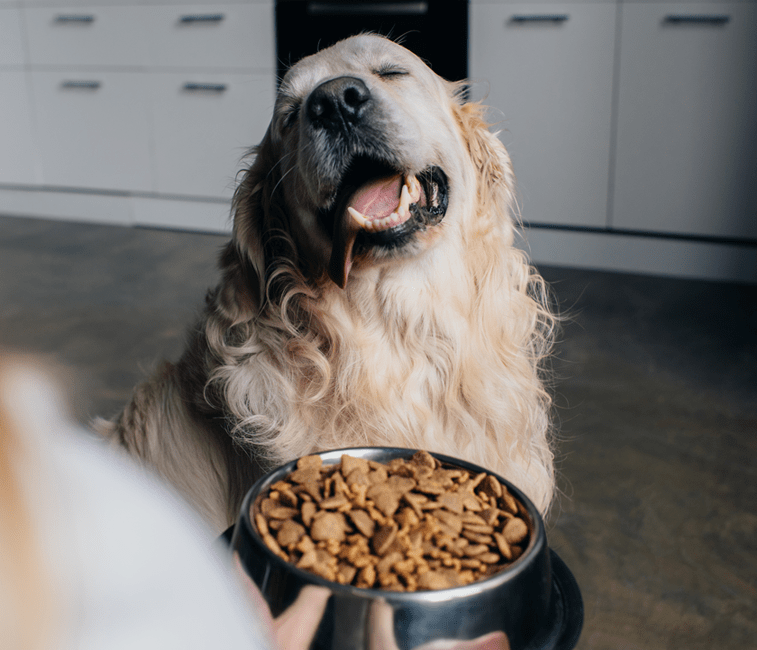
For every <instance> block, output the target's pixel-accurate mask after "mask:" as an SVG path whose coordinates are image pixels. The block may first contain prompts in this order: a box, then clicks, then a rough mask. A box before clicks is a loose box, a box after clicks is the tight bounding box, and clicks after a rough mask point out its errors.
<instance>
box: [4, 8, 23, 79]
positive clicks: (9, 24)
mask: <svg viewBox="0 0 757 650" xmlns="http://www.w3.org/2000/svg"><path fill="white" fill-rule="evenodd" d="M23 63H24V48H23V45H22V41H21V12H20V10H19V9H4V8H3V6H2V5H0V67H2V66H20V65H23Z"/></svg>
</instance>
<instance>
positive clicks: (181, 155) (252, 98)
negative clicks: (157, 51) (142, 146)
mask: <svg viewBox="0 0 757 650" xmlns="http://www.w3.org/2000/svg"><path fill="white" fill-rule="evenodd" d="M150 77H151V85H152V93H151V94H152V103H153V132H154V141H155V145H154V156H155V178H156V183H157V186H156V189H157V191H159V192H162V193H166V194H181V195H196V196H207V197H219V198H221V197H224V198H228V197H230V196H231V194H232V192H233V187H234V184H235V176H236V173H237V171H238V170H239V169H240V168H241V164H240V160H241V158H242V157H243V156H244V155H245V154H246V153H247V152H248V151H249V149H250V148H251V147H252V146H253V145H256V144H258V143H259V142H260V141H261V140H262V139H263V136H264V135H265V131H266V128H267V127H268V122H269V121H270V119H271V113H272V111H273V102H274V83H275V81H274V77H273V75H272V74H270V73H268V74H259V75H258V74H252V75H235V74H213V75H197V74H195V75H192V76H188V75H183V74H167V73H166V74H152V75H150Z"/></svg>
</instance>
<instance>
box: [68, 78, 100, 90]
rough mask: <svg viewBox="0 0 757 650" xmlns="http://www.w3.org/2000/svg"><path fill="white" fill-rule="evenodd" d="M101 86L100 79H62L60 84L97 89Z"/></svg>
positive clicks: (84, 88) (83, 88) (69, 86)
mask: <svg viewBox="0 0 757 650" xmlns="http://www.w3.org/2000/svg"><path fill="white" fill-rule="evenodd" d="M100 86H102V83H101V82H99V81H73V80H68V81H62V82H61V84H60V87H61V88H67V89H72V88H78V89H81V90H97V89H98V88H99V87H100Z"/></svg>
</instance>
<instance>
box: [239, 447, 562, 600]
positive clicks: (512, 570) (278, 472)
mask: <svg viewBox="0 0 757 650" xmlns="http://www.w3.org/2000/svg"><path fill="white" fill-rule="evenodd" d="M417 451H419V450H418V449H412V448H406V447H344V448H340V449H330V450H328V451H322V452H314V453H312V454H307V456H320V457H321V459H322V461H323V462H324V464H327V463H326V461H327V460H329V461H331V462H329V463H328V464H329V465H335V464H336V463H338V462H339V460H341V457H342V455H345V454H347V455H350V452H352V453H353V454H355V453H356V452H362V453H366V454H369V453H370V452H374V453H379V452H383V453H389V454H392V458H402V457H407V458H409V457H410V456H412V455H413V454H414V453H416V452H417ZM428 453H430V454H431V455H432V456H433V457H434V458H436V459H437V460H439V461H441V462H443V463H448V464H451V465H457V466H459V467H461V468H463V469H467V470H469V471H472V472H475V473H481V472H486V473H487V474H491V475H492V476H494V477H495V478H496V479H497V480H498V481H500V482H501V483H502V484H503V485H505V486H506V487H507V489H508V491H510V492H511V493H512V494H513V496H514V497H515V498H516V499H517V500H518V501H519V502H520V503H521V504H522V505H523V506H524V507H525V509H526V512H527V513H528V516H529V518H530V520H531V530H530V539H529V542H528V546H527V547H526V548H525V549H524V551H523V553H522V554H521V556H520V557H519V558H518V559H517V560H515V561H514V562H512V563H511V564H510V565H508V566H507V567H505V568H503V569H501V570H499V571H497V572H496V573H494V574H492V575H491V576H489V577H487V578H483V579H481V580H476V581H475V582H472V583H470V584H467V585H462V586H459V587H450V588H447V589H430V590H419V591H411V592H399V591H390V590H387V589H366V588H363V587H355V586H353V585H343V584H340V583H338V582H336V581H332V580H327V579H326V578H323V577H321V576H319V575H316V574H315V573H311V572H310V571H306V570H304V569H299V568H297V567H296V566H295V565H294V564H293V563H291V562H288V561H286V560H283V559H282V558H280V557H279V556H278V555H276V554H275V553H274V552H273V551H271V549H269V548H268V546H266V544H265V542H264V541H263V539H262V537H261V536H260V535H259V533H258V531H257V528H256V526H255V525H254V524H253V522H252V519H251V518H250V510H251V506H252V504H253V501H254V499H255V498H257V496H258V494H260V493H261V492H262V491H263V490H264V489H265V487H266V485H273V483H275V482H276V481H277V480H280V478H282V476H283V475H285V474H289V473H291V472H292V471H293V470H294V469H295V468H296V464H297V461H298V460H299V458H297V459H295V460H292V461H290V462H288V463H285V464H283V465H281V466H279V467H277V468H276V469H273V470H271V471H270V472H268V473H267V474H265V475H264V476H262V477H261V478H259V479H258V480H257V481H256V482H255V483H254V484H253V486H252V487H251V488H250V489H249V490H248V491H247V494H246V495H245V497H244V500H243V501H242V507H241V512H240V516H239V518H238V520H237V522H238V523H239V521H240V520H241V523H242V526H243V527H244V528H246V529H247V532H248V533H249V534H250V535H251V536H252V537H253V538H254V539H255V540H256V542H257V543H258V545H259V546H260V547H261V548H262V549H263V551H264V553H267V556H268V560H269V561H270V562H273V563H274V564H275V565H277V566H279V567H281V568H282V569H284V570H285V571H289V572H292V573H293V575H295V576H297V577H299V578H300V579H302V580H303V581H305V582H307V583H311V584H316V585H319V586H323V587H327V588H329V589H331V590H332V592H334V593H337V594H344V595H351V596H354V597H359V598H365V599H372V600H375V599H377V598H382V599H384V600H386V601H392V602H397V603H401V602H408V603H409V602H414V601H418V600H422V601H425V602H427V603H428V602H442V601H445V602H446V601H450V600H456V599H464V598H467V597H468V596H469V595H471V594H479V593H481V592H482V591H486V590H488V589H493V588H496V587H498V586H500V585H501V584H503V583H505V582H509V581H511V580H515V579H516V578H517V577H518V576H519V575H520V574H521V573H522V572H523V571H525V570H526V568H527V567H528V565H529V559H530V558H534V557H537V556H538V555H539V554H540V553H542V552H544V550H545V549H547V548H548V547H547V539H546V532H545V526H544V521H543V518H542V516H541V514H540V513H539V511H538V510H537V509H536V506H535V505H534V504H533V502H532V501H531V500H530V499H529V498H528V497H527V496H526V495H525V494H524V493H523V492H522V491H521V490H520V489H519V488H517V487H516V486H515V485H513V484H512V483H511V482H510V481H508V480H507V479H504V478H503V477H502V476H500V475H499V474H497V473H496V472H492V471H491V470H488V469H486V468H484V467H481V466H480V465H476V464H474V463H470V462H468V461H465V460H462V459H458V458H454V457H452V456H447V455H445V454H438V453H435V452H428ZM358 457H361V456H358ZM242 526H236V527H235V530H234V534H233V539H232V542H231V547H232V549H235V548H236V541H237V539H236V538H237V537H238V536H239V535H241V534H242V533H241V532H240V531H241V527H242ZM547 557H549V556H548V554H547Z"/></svg>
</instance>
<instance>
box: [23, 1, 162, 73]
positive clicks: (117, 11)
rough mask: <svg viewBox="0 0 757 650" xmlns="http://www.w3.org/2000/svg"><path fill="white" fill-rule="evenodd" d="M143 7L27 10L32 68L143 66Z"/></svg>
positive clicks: (144, 56)
mask: <svg viewBox="0 0 757 650" xmlns="http://www.w3.org/2000/svg"><path fill="white" fill-rule="evenodd" d="M144 11H145V9H144V8H143V7H142V8H140V7H100V6H97V7H70V6H68V7H60V8H50V7H46V8H44V9H43V8H30V9H27V10H26V22H27V32H28V35H29V58H30V62H31V64H32V65H61V66H86V65H96V66H143V65H146V64H147V62H148V49H147V36H146V34H145V29H144V15H143V14H144Z"/></svg>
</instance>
